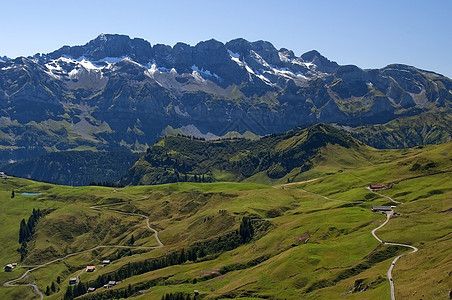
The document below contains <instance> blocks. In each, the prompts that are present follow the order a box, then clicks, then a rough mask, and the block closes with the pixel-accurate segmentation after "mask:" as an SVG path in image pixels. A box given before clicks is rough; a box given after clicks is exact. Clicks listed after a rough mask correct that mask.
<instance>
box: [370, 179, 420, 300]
mask: <svg viewBox="0 0 452 300" xmlns="http://www.w3.org/2000/svg"><path fill="white" fill-rule="evenodd" d="M366 188H367V189H368V190H369V191H371V192H372V193H374V194H376V195H379V196H381V197H384V198H386V199H388V200H390V201H391V202H393V203H396V204H403V203H402V202H399V201H395V200H394V199H392V198H391V197H389V196H386V195H382V194H380V193H377V192H375V191H373V190H371V189H370V188H369V187H366ZM393 215H394V211H392V210H391V211H390V212H387V213H386V221H384V223H383V224H381V225H380V226H378V227H377V228H375V229H374V230H372V235H373V237H374V238H375V239H376V240H377V241H379V242H380V243H382V244H384V245H391V246H401V247H407V248H410V249H412V250H413V251H411V252H410V253H415V252H417V251H418V250H419V249H418V248H416V247H414V246H411V245H408V244H400V243H391V242H384V241H383V240H382V239H380V238H379V237H378V236H377V235H376V234H375V232H377V230H379V229H380V228H382V227H383V226H385V225H386V224H388V222H389V220H390V219H391V217H392V216H393ZM405 254H406V253H403V254H400V255H399V256H397V257H396V258H394V260H393V261H392V263H391V266H390V267H389V269H388V272H387V276H388V280H389V286H390V288H391V300H395V287H394V280H393V278H392V269H393V268H394V266H395V264H396V262H397V261H398V260H399V258H401V257H402V256H404V255H405Z"/></svg>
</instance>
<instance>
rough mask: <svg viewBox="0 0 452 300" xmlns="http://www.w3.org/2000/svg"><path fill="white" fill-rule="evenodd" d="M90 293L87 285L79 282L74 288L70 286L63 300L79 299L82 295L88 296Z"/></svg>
mask: <svg viewBox="0 0 452 300" xmlns="http://www.w3.org/2000/svg"><path fill="white" fill-rule="evenodd" d="M87 291H88V288H87V286H86V284H85V283H83V282H81V281H79V282H78V283H77V284H76V285H74V286H68V288H67V290H66V293H65V294H64V297H63V299H64V300H72V299H74V298H75V297H78V296H80V295H83V294H86V292H87Z"/></svg>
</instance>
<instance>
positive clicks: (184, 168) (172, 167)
mask: <svg viewBox="0 0 452 300" xmlns="http://www.w3.org/2000/svg"><path fill="white" fill-rule="evenodd" d="M328 145H334V146H333V147H335V149H336V150H337V152H338V153H342V152H343V151H348V152H350V153H353V154H354V155H355V156H356V157H355V158H354V159H353V160H354V161H355V162H358V161H359V160H360V158H363V157H366V154H365V152H366V151H365V150H364V148H365V149H366V150H367V149H368V147H367V146H366V145H364V144H363V143H361V142H359V141H358V140H356V139H354V138H353V137H351V136H350V135H349V134H347V133H346V132H345V131H343V130H340V129H337V128H335V127H333V126H331V125H327V124H316V125H313V126H310V127H308V128H304V129H296V130H295V129H294V130H290V131H288V132H286V133H283V134H276V135H275V134H274V135H267V136H265V137H263V138H261V139H259V140H254V141H251V140H246V139H230V140H216V141H205V140H203V139H193V138H190V137H186V136H180V135H178V136H166V137H165V138H163V139H162V140H160V141H159V142H157V143H156V144H154V145H153V146H151V147H150V148H149V149H148V150H147V151H146V154H144V155H143V156H142V157H141V158H140V159H139V160H138V161H137V162H136V163H135V164H134V166H133V167H131V168H130V169H129V170H128V172H127V174H126V175H125V176H124V177H123V178H122V179H121V181H120V183H121V184H122V185H147V184H164V183H172V182H186V181H191V182H215V181H237V182H241V181H244V180H248V181H250V180H251V181H255V180H256V179H253V178H259V179H258V180H257V182H259V183H263V182H265V183H269V182H286V181H287V182H290V181H294V180H295V178H297V177H298V176H300V175H301V174H303V173H304V172H306V171H308V170H310V169H311V168H312V167H313V166H314V164H315V161H317V160H318V159H319V157H320V156H321V155H320V154H321V152H322V150H323V149H325V148H326V147H327V146H328ZM361 160H365V159H361ZM343 167H346V165H345V164H344V166H343Z"/></svg>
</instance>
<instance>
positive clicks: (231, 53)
mask: <svg viewBox="0 0 452 300" xmlns="http://www.w3.org/2000/svg"><path fill="white" fill-rule="evenodd" d="M451 103H452V80H450V79H449V78H447V77H444V76H441V75H439V74H435V73H433V72H429V71H423V70H419V69H416V68H414V67H410V66H404V65H397V64H394V65H389V66H387V67H385V68H382V69H370V70H363V69H361V68H359V67H357V66H353V65H346V66H340V65H338V64H337V63H335V62H332V61H330V60H328V59H327V58H325V57H324V56H322V55H321V54H320V53H319V52H318V51H315V50H312V51H309V52H307V53H304V54H302V55H301V56H299V57H297V56H295V55H294V53H293V51H291V50H288V49H285V48H281V49H279V50H277V49H276V48H275V47H274V46H273V45H272V44H271V43H269V42H265V41H256V42H248V41H246V40H244V39H241V38H238V39H235V40H232V41H229V42H227V43H222V42H219V41H216V40H213V39H211V40H208V41H203V42H199V43H198V44H197V45H195V46H190V45H188V44H185V43H177V44H176V45H174V46H173V47H171V46H168V45H162V44H155V45H153V46H152V45H151V44H150V43H149V42H147V41H145V40H143V39H139V38H134V39H131V38H129V37H128V36H124V35H100V36H98V37H97V38H96V39H94V40H92V41H89V42H88V43H86V44H85V45H82V46H63V47H62V48H60V49H58V50H56V51H54V52H51V53H49V54H36V55H34V56H32V57H28V58H25V57H19V58H15V59H10V60H8V61H2V62H0V154H1V158H2V159H1V162H0V164H3V163H5V162H7V161H8V160H13V161H15V160H21V159H24V158H31V157H36V156H38V155H40V154H43V153H46V152H52V151H64V150H73V149H77V148H78V147H90V148H96V149H97V150H109V151H110V150H129V151H130V150H132V151H145V150H146V148H147V147H148V145H152V144H153V143H154V142H156V141H157V140H158V139H159V138H160V137H161V136H162V134H163V133H164V132H165V128H169V127H168V126H170V127H171V128H174V129H176V130H182V131H183V129H184V128H190V130H191V129H193V130H191V131H199V132H201V134H202V135H205V134H207V133H211V134H212V135H215V136H223V135H225V134H227V133H228V132H232V131H234V132H238V133H239V134H243V133H244V132H246V131H249V132H252V133H253V134H256V135H261V136H263V135H266V134H271V133H281V132H285V131H287V130H289V129H291V128H295V127H298V126H309V125H313V124H316V123H336V124H338V125H343V126H352V127H355V126H364V125H374V124H383V123H386V122H390V121H391V120H394V119H397V118H399V117H405V116H415V115H418V114H420V113H422V112H428V111H432V110H434V109H440V110H443V111H445V112H446V113H449V112H450V110H451ZM374 144H378V143H374ZM397 145H398V146H403V145H404V143H403V141H402V143H399V144H397ZM390 146H391V147H393V144H391V145H390Z"/></svg>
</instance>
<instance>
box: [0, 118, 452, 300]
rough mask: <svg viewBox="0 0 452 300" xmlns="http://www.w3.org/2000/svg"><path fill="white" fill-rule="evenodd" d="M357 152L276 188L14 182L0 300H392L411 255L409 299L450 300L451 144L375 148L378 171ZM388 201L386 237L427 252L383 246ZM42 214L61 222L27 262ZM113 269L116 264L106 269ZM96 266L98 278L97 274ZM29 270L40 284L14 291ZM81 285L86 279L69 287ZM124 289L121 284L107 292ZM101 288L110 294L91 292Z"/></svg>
mask: <svg viewBox="0 0 452 300" xmlns="http://www.w3.org/2000/svg"><path fill="white" fill-rule="evenodd" d="M321 128H323V127H322V126H319V127H317V129H321ZM324 129H325V128H324ZM295 136H297V135H293V137H295ZM289 140H290V139H289ZM292 140H293V141H295V140H297V141H299V139H298V137H297V138H293V139H292ZM318 141H322V140H321V139H319V140H318ZM352 141H353V140H352ZM275 145H278V143H276V144H275ZM280 146H281V145H280ZM275 147H276V146H275ZM353 147H355V146H351V145H349V148H346V147H344V151H343V152H339V153H338V152H336V149H337V147H336V146H335V144H334V143H332V144H327V145H326V147H324V148H323V149H322V151H321V155H317V156H315V158H313V162H314V163H313V165H312V168H310V169H309V170H307V171H306V172H304V173H303V174H301V175H298V177H297V178H298V179H297V180H300V182H291V183H288V184H287V183H281V184H279V185H274V186H269V185H262V184H256V183H249V182H248V183H232V182H229V183H224V182H216V183H193V182H179V183H171V184H164V185H154V186H134V187H132V186H130V187H125V188H120V189H114V188H106V187H67V186H57V185H50V184H44V183H39V182H33V181H28V180H25V179H19V178H8V179H1V180H0V206H1V209H0V214H1V215H0V216H1V217H0V225H1V227H2V229H3V234H2V235H1V236H0V238H1V242H2V245H3V247H2V249H1V250H0V263H2V264H3V265H6V264H8V263H13V262H18V263H19V264H18V266H17V267H15V268H14V269H13V270H12V271H11V272H1V273H0V282H1V283H3V286H2V287H0V297H1V298H2V299H15V298H18V297H19V298H21V299H34V298H36V295H35V294H34V293H33V290H32V289H31V288H30V287H29V286H24V285H23V284H26V283H33V282H35V283H36V288H37V289H38V290H39V291H41V292H42V293H43V294H46V292H47V291H48V296H47V295H46V296H45V298H46V299H61V298H65V299H72V298H73V297H75V296H77V295H81V296H80V298H77V299H111V298H116V297H118V298H119V297H122V298H128V297H131V296H133V297H134V299H162V298H163V299H170V297H176V296H175V295H176V294H177V297H185V299H187V298H193V293H194V290H197V291H199V296H198V298H204V299H220V298H222V299H231V298H238V299H249V298H254V299H300V298H303V299H335V298H336V299H337V298H341V299H390V291H389V288H390V286H389V281H388V280H387V277H386V276H387V275H386V274H387V271H388V268H389V267H390V265H391V262H392V261H393V259H394V257H396V256H397V255H399V254H405V255H404V256H402V258H400V259H399V260H398V261H397V263H396V264H395V266H394V270H393V272H392V276H393V282H394V285H395V295H396V299H404V298H413V297H416V298H418V297H419V298H421V297H422V298H423V299H444V298H446V297H448V296H449V292H450V290H451V289H452V286H451V275H450V269H451V268H452V260H451V257H452V256H451V250H450V243H451V238H452V237H451V235H450V232H451V227H450V226H451V225H450V214H451V209H452V206H451V203H450V199H451V198H452V187H451V185H450V182H451V179H452V173H451V172H452V151H451V149H452V145H451V143H450V142H449V143H445V144H441V145H435V146H426V147H415V148H411V149H402V150H375V149H371V148H365V149H364V148H363V149H361V150H360V151H363V152H362V153H363V155H364V154H365V155H366V156H365V157H366V159H365V161H363V160H361V158H359V159H355V158H354V156H355V153H357V152H355V150H353V149H354V148H353ZM284 149H289V148H284ZM350 149H352V150H350ZM346 153H349V154H350V155H349V156H347V155H346ZM341 158H342V159H343V160H342V161H341ZM366 162H367V163H366ZM344 165H347V166H348V167H347V168H342V167H343V166H344ZM339 166H340V167H341V169H340V170H341V171H339V169H338V167H339ZM301 177H304V179H305V181H301V180H302V179H303V178H301ZM372 183H379V184H386V185H388V186H391V187H392V188H390V189H387V190H381V191H379V192H378V194H376V193H373V192H371V191H369V190H368V189H366V188H365V186H367V185H369V184H372ZM391 183H392V184H391ZM12 190H14V191H15V193H14V198H11V196H12ZM23 193H32V195H27V194H25V195H24V194H23ZM33 193H35V194H33ZM36 193H38V194H36ZM385 196H387V197H391V198H392V199H394V200H396V201H398V202H402V204H394V203H392V202H391V201H389V200H388V198H386V197H385ZM374 205H396V206H397V207H396V208H395V211H396V212H397V213H398V215H395V216H393V217H392V218H391V219H390V220H389V222H388V223H387V224H386V225H385V226H384V227H382V228H381V229H379V230H378V231H377V235H378V236H379V237H380V238H381V239H382V240H383V241H387V242H395V243H401V244H408V245H413V246H415V247H417V248H418V249H419V250H418V251H417V252H416V253H409V252H410V251H409V249H408V248H406V247H403V246H392V245H390V244H389V243H388V244H382V243H380V242H378V241H377V240H376V239H375V238H374V237H373V236H372V234H371V231H372V230H373V229H375V228H377V227H378V226H380V225H381V224H383V221H384V219H385V216H384V215H382V214H379V213H373V212H371V210H370V208H371V207H372V206H374ZM33 209H35V210H36V209H40V210H41V211H46V212H47V213H46V214H45V215H44V216H42V217H40V218H39V219H38V220H37V221H36V223H35V225H34V227H33V228H34V231H33V233H32V235H31V238H30V239H29V240H28V241H27V242H26V245H25V249H26V252H23V253H25V255H23V260H22V261H21V255H20V253H19V252H18V251H17V250H16V249H18V248H21V245H20V244H19V243H18V237H19V229H20V223H21V220H22V219H25V221H27V219H29V218H30V216H31V215H32V212H33ZM155 232H157V233H155ZM132 237H133V238H132ZM357 245H359V246H357ZM105 259H110V260H111V263H110V264H104V265H102V261H103V260H105ZM87 265H94V266H95V267H96V270H95V271H94V272H86V271H85V268H86V266H87ZM28 269H31V270H32V271H31V273H28V276H27V278H25V279H21V280H18V281H12V282H11V280H13V279H16V278H19V277H20V276H21V275H22V274H24V272H25V271H26V270H28ZM72 277H75V278H77V280H78V283H77V284H75V285H68V281H69V278H72ZM112 280H114V281H119V283H118V284H117V285H115V286H113V287H111V288H103V287H102V286H103V285H104V284H108V282H109V281H112ZM14 285H16V286H14ZM52 286H53V288H52ZM47 287H48V289H47ZM88 287H95V288H96V290H95V291H94V292H92V293H87V294H85V292H86V289H87V288H88ZM170 294H172V295H171V296H170ZM165 297H166V298H165Z"/></svg>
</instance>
